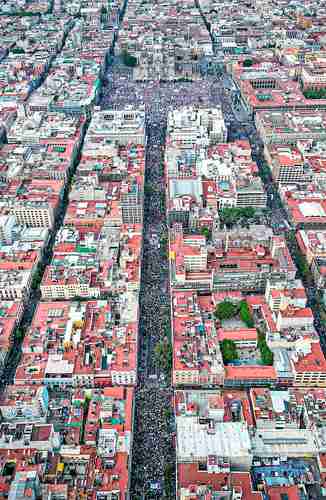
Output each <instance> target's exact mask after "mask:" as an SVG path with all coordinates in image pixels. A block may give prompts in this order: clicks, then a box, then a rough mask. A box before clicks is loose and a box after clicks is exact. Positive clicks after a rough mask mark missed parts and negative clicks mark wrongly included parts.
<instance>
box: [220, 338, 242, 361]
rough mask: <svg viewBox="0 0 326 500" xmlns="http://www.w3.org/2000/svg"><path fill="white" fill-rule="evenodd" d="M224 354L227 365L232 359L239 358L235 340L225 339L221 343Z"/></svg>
mask: <svg viewBox="0 0 326 500" xmlns="http://www.w3.org/2000/svg"><path fill="white" fill-rule="evenodd" d="M220 347H221V352H222V356H223V363H224V364H225V365H227V364H228V363H230V362H231V361H234V360H236V359H238V353H237V348H236V345H235V343H234V342H233V340H228V339H224V340H222V342H221V343H220Z"/></svg>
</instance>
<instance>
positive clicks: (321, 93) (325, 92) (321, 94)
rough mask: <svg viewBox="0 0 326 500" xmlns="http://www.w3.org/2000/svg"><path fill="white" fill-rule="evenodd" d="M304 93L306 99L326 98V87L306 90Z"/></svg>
mask: <svg viewBox="0 0 326 500" xmlns="http://www.w3.org/2000/svg"><path fill="white" fill-rule="evenodd" d="M303 95H304V96H305V98H306V99H326V88H323V89H308V90H304V91H303Z"/></svg>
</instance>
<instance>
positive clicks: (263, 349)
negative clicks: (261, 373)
mask: <svg viewBox="0 0 326 500" xmlns="http://www.w3.org/2000/svg"><path fill="white" fill-rule="evenodd" d="M258 349H259V350H260V357H261V360H262V363H263V364H264V365H269V366H272V365H273V362H274V355H273V353H272V351H271V350H270V348H269V347H268V345H267V342H266V338H265V334H264V333H263V332H259V333H258Z"/></svg>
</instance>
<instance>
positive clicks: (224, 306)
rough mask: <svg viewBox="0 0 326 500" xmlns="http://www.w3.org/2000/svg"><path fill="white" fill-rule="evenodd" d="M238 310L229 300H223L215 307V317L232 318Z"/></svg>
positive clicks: (221, 318)
mask: <svg viewBox="0 0 326 500" xmlns="http://www.w3.org/2000/svg"><path fill="white" fill-rule="evenodd" d="M237 312H238V308H237V307H236V306H235V305H234V304H233V303H232V302H230V301H229V300H223V302H220V303H219V304H218V305H217V307H216V309H215V312H214V314H215V317H216V318H218V319H219V320H221V321H222V320H223V319H230V318H233V317H234V316H235V315H236V314H237Z"/></svg>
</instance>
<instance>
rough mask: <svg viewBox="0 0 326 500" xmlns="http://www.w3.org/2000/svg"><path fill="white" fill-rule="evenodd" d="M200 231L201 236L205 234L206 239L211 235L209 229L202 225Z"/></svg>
mask: <svg viewBox="0 0 326 500" xmlns="http://www.w3.org/2000/svg"><path fill="white" fill-rule="evenodd" d="M200 232H201V234H202V235H203V236H205V238H206V239H207V240H209V238H210V235H211V232H210V230H209V229H208V227H202V228H201V231H200Z"/></svg>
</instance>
